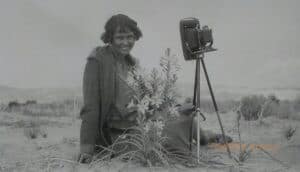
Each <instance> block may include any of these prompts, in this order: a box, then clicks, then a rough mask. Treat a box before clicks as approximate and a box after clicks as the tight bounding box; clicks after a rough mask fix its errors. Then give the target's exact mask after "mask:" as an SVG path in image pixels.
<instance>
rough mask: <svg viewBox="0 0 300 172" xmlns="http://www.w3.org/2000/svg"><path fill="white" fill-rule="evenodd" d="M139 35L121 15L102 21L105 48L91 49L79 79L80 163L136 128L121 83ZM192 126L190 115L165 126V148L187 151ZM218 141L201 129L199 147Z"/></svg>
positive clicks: (128, 94) (135, 63)
mask: <svg viewBox="0 0 300 172" xmlns="http://www.w3.org/2000/svg"><path fill="white" fill-rule="evenodd" d="M141 36H142V32H141V31H140V29H139V28H138V26H137V23H136V22H135V21H134V20H132V19H131V18H129V17H128V16H126V15H123V14H118V15H114V16H112V17H111V18H110V19H109V20H108V21H107V22H106V24H105V32H104V33H103V35H102V37H101V39H102V41H103V42H104V43H105V44H106V45H105V46H103V47H97V48H95V49H94V50H93V51H92V53H91V54H90V55H89V56H88V58H87V63H86V66H85V71H84V77H83V99H84V106H83V108H82V110H81V112H80V116H81V119H82V123H81V129H80V154H81V156H80V161H81V162H89V161H90V160H91V157H92V156H93V155H94V154H95V153H96V152H97V151H99V150H97V147H96V145H101V146H103V147H106V146H109V145H110V144H112V143H113V141H114V140H115V138H116V137H117V136H118V135H120V134H121V133H122V132H123V131H124V129H126V128H129V127H132V126H134V125H136V119H135V117H136V114H135V113H133V112H132V111H130V110H129V109H128V108H126V107H125V105H126V104H128V103H129V101H130V97H131V96H132V94H134V91H132V89H131V88H129V86H128V84H126V83H125V82H124V81H125V80H126V78H127V77H128V73H129V72H130V71H132V70H134V69H135V68H137V67H138V65H139V64H138V60H137V59H136V58H134V57H132V56H131V55H130V52H131V50H132V48H133V47H134V44H135V42H136V41H137V40H139V38H140V37H141ZM183 109H184V108H183ZM189 110H191V109H189V108H188V109H187V110H183V111H181V112H182V113H183V114H184V113H187V112H189ZM192 123H193V118H192V117H191V115H182V116H181V117H180V119H179V120H176V121H172V122H169V123H167V125H166V126H165V127H164V130H163V134H164V135H166V136H167V137H168V138H170V140H171V141H169V144H168V145H169V146H170V147H174V148H182V149H189V146H190V133H191V126H194V127H193V128H194V129H196V125H192ZM174 129H176V130H174ZM178 131H179V132H178ZM194 133H196V132H194ZM192 137H194V136H192ZM220 138H221V137H220V135H217V134H214V133H212V132H209V131H204V130H201V143H202V144H207V143H208V142H211V141H220ZM229 140H230V139H229Z"/></svg>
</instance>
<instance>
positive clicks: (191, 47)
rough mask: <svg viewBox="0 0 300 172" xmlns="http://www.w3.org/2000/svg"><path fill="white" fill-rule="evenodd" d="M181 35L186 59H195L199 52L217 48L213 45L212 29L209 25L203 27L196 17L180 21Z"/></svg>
mask: <svg viewBox="0 0 300 172" xmlns="http://www.w3.org/2000/svg"><path fill="white" fill-rule="evenodd" d="M180 36H181V44H182V50H183V55H184V58H185V60H193V59H196V58H197V57H198V56H197V55H199V54H202V53H206V52H210V51H216V50H217V49H215V48H213V47H212V44H213V37H212V30H211V29H209V28H208V26H203V27H202V28H201V27H200V22H199V20H198V19H196V18H185V19H182V20H181V21H180Z"/></svg>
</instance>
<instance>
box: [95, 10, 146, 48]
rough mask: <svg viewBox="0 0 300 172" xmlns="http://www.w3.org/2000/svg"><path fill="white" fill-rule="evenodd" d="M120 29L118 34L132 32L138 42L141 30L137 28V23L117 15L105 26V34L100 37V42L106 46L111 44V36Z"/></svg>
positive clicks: (124, 16)
mask: <svg viewBox="0 0 300 172" xmlns="http://www.w3.org/2000/svg"><path fill="white" fill-rule="evenodd" d="M118 27H119V28H120V32H126V31H128V30H130V31H132V32H133V34H134V35H135V39H136V40H138V39H139V38H140V37H141V36H142V32H141V30H140V29H139V28H138V26H137V22H136V21H134V20H133V19H131V18H129V17H128V16H126V15H124V14H117V15H114V16H112V17H111V18H110V19H108V21H107V22H106V24H105V27H104V28H105V32H104V33H103V34H102V35H101V40H102V41H103V42H104V43H105V44H107V43H111V42H112V39H113V35H114V33H115V31H116V30H117V28H118Z"/></svg>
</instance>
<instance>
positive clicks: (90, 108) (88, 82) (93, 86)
mask: <svg viewBox="0 0 300 172" xmlns="http://www.w3.org/2000/svg"><path fill="white" fill-rule="evenodd" d="M83 103H84V105H83V108H82V110H81V112H80V116H81V119H82V124H81V129H80V152H81V153H88V154H92V153H93V152H94V149H95V145H96V140H97V138H98V137H99V125H100V124H99V123H100V121H99V118H100V81H99V62H98V61H97V60H96V59H93V58H89V59H88V61H87V64H86V66H85V70H84V75H83Z"/></svg>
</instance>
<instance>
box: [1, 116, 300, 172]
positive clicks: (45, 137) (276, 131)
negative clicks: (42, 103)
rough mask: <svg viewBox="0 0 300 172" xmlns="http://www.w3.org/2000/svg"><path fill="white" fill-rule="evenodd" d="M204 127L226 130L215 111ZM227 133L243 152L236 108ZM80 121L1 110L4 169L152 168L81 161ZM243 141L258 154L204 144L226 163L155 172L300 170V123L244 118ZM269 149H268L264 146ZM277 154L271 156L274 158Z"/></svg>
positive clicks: (207, 152) (226, 120) (205, 149)
mask: <svg viewBox="0 0 300 172" xmlns="http://www.w3.org/2000/svg"><path fill="white" fill-rule="evenodd" d="M206 116H207V121H205V122H202V123H201V125H202V127H203V128H205V129H209V130H212V131H215V132H218V133H220V128H219V125H218V121H217V118H216V115H215V114H206ZM221 117H222V120H223V123H224V126H225V132H226V134H227V135H230V136H232V137H233V140H234V143H232V144H230V148H231V151H232V154H233V155H234V156H235V157H237V156H238V154H239V144H238V142H239V139H238V132H237V124H236V114H235V113H234V112H230V113H226V114H221ZM32 120H34V121H41V122H40V123H41V126H40V133H39V134H38V135H37V138H35V139H31V138H28V137H27V136H26V135H28V134H27V133H26V132H28V129H26V128H27V126H28V125H29V122H30V121H32ZM80 122H81V121H80V119H78V118H74V117H68V116H64V117H49V116H48V117H47V116H44V117H32V116H24V115H22V114H20V113H8V112H0V171H112V172H113V171H149V170H150V169H149V168H147V167H141V166H140V165H138V164H132V163H124V162H120V161H114V160H113V161H111V162H107V163H103V164H99V165H98V166H93V167H90V166H88V165H85V164H78V163H76V157H77V155H78V151H79V129H80ZM240 125H241V137H242V142H243V145H244V146H245V145H246V144H248V143H249V144H251V145H250V148H251V149H252V152H251V154H250V156H249V158H248V159H246V160H245V162H243V163H242V164H241V165H238V164H237V163H235V162H234V161H233V160H230V159H229V158H228V157H227V153H226V149H225V147H224V146H221V145H209V146H203V147H201V150H202V152H203V154H205V155H208V156H212V155H214V156H215V159H214V160H215V161H216V162H222V163H223V164H222V165H220V166H216V167H214V166H206V167H197V168H195V167H194V168H187V167H183V166H180V165H178V166H176V167H172V168H153V169H152V171H191V172H193V171H209V172H210V171H212V172H213V171H299V170H300V164H299V162H300V129H299V126H300V121H295V120H289V119H278V118H275V117H268V118H265V119H264V120H263V121H262V122H258V121H251V122H249V121H243V120H242V121H241V123H240ZM290 126H292V127H298V129H297V130H296V132H295V134H294V135H293V136H292V137H291V139H290V140H288V139H286V138H285V137H284V131H285V130H286V129H287V128H288V127H290ZM257 146H261V147H263V149H264V150H265V151H266V152H267V153H265V152H263V151H262V150H260V149H258V148H257ZM270 155H271V156H270Z"/></svg>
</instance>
